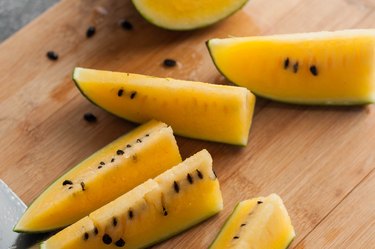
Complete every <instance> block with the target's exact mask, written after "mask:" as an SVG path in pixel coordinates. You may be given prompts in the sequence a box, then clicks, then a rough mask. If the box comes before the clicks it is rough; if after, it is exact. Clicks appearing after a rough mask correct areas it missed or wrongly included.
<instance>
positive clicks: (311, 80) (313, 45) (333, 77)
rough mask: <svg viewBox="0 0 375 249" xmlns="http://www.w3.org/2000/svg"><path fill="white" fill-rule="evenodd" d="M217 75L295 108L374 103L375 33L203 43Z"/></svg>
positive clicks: (239, 39)
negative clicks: (302, 105) (206, 47)
mask: <svg viewBox="0 0 375 249" xmlns="http://www.w3.org/2000/svg"><path fill="white" fill-rule="evenodd" d="M207 46H208V49H209V51H210V54H211V57H212V59H213V61H214V63H215V65H216V67H217V68H218V70H219V71H220V72H221V73H222V74H223V75H224V76H225V77H227V78H228V79H229V80H230V81H232V82H233V83H235V84H237V85H239V86H244V87H247V88H248V89H250V90H251V91H252V92H254V93H255V94H257V95H259V96H263V97H265V98H269V99H273V100H277V101H282V102H288V103H298V104H314V105H355V104H366V103H373V102H375V79H374V75H375V74H374V65H375V64H374V62H375V53H374V51H375V30H343V31H336V32H316V33H302V34H287V35H273V36H259V37H243V38H226V39H212V40H209V41H208V42H207Z"/></svg>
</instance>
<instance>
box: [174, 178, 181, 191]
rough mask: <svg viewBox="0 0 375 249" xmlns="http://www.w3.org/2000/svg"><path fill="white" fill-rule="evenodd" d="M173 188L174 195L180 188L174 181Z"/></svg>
mask: <svg viewBox="0 0 375 249" xmlns="http://www.w3.org/2000/svg"><path fill="white" fill-rule="evenodd" d="M173 188H174V191H175V192H176V193H178V192H180V186H178V183H177V182H176V181H174V182H173Z"/></svg>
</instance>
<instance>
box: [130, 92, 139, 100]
mask: <svg viewBox="0 0 375 249" xmlns="http://www.w3.org/2000/svg"><path fill="white" fill-rule="evenodd" d="M135 95H137V92H135V91H134V92H132V93H131V94H130V98H131V99H134V98H135Z"/></svg>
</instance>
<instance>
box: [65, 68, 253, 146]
mask: <svg viewBox="0 0 375 249" xmlns="http://www.w3.org/2000/svg"><path fill="white" fill-rule="evenodd" d="M81 69H83V68H80V67H76V68H74V70H73V73H72V80H73V82H74V84H75V86H76V87H77V88H78V90H79V91H80V93H81V94H82V96H84V97H85V98H86V99H87V100H88V101H90V102H91V103H92V104H93V105H95V106H97V107H99V108H100V109H102V110H104V111H106V112H108V113H110V114H112V115H113V116H115V117H119V118H121V119H124V120H127V121H129V122H132V123H134V124H140V123H141V122H139V121H137V120H133V119H130V118H129V117H125V116H121V115H119V114H116V113H114V112H112V111H110V110H108V109H106V108H104V107H103V106H101V105H99V104H97V103H96V102H95V101H94V100H92V99H91V98H90V97H89V96H87V95H86V93H85V91H84V90H83V89H82V88H81V86H80V83H79V80H78V79H77V76H76V74H77V72H78V71H79V70H81ZM149 77H152V76H149ZM151 119H158V118H156V117H153V118H150V120H151ZM160 121H162V122H164V121H163V120H160ZM143 123H144V122H143ZM172 128H174V127H172ZM250 128H251V127H250ZM173 132H174V133H175V134H177V135H180V136H182V137H187V138H191V139H197V140H202V141H208V142H212V143H225V144H230V145H235V146H241V147H245V146H246V145H247V143H240V142H237V143H236V142H229V141H225V142H223V141H221V140H213V139H212V138H202V137H198V136H192V135H189V134H185V133H183V132H180V131H176V130H173ZM249 133H250V130H249Z"/></svg>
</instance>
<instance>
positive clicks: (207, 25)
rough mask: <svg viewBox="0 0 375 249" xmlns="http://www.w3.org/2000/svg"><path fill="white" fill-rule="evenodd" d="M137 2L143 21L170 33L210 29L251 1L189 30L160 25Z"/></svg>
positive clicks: (244, 0) (136, 6)
mask: <svg viewBox="0 0 375 249" xmlns="http://www.w3.org/2000/svg"><path fill="white" fill-rule="evenodd" d="M135 1H136V0H132V3H133V6H134V7H135V9H136V10H137V11H138V13H139V14H140V15H141V16H142V17H143V19H145V20H146V21H147V22H149V23H151V24H152V25H154V26H156V27H158V28H162V29H166V30H170V31H182V32H183V31H191V30H196V29H203V28H207V27H209V26H211V25H214V24H216V23H218V22H221V21H223V20H225V19H226V18H228V17H230V16H232V15H233V14H234V13H236V12H237V11H239V10H240V9H242V8H243V7H244V6H245V5H246V4H247V3H248V2H249V0H243V3H242V4H241V5H240V6H239V7H238V8H236V9H234V10H233V11H231V12H229V13H227V14H226V15H224V16H223V17H221V18H218V19H216V20H214V21H211V22H208V23H204V24H202V25H196V26H191V27H188V28H173V27H167V26H163V25H160V24H159V23H157V22H156V21H155V20H152V18H150V17H148V16H147V15H146V14H145V13H143V11H142V10H141V9H140V8H139V6H138V5H137V4H136V3H135Z"/></svg>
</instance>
